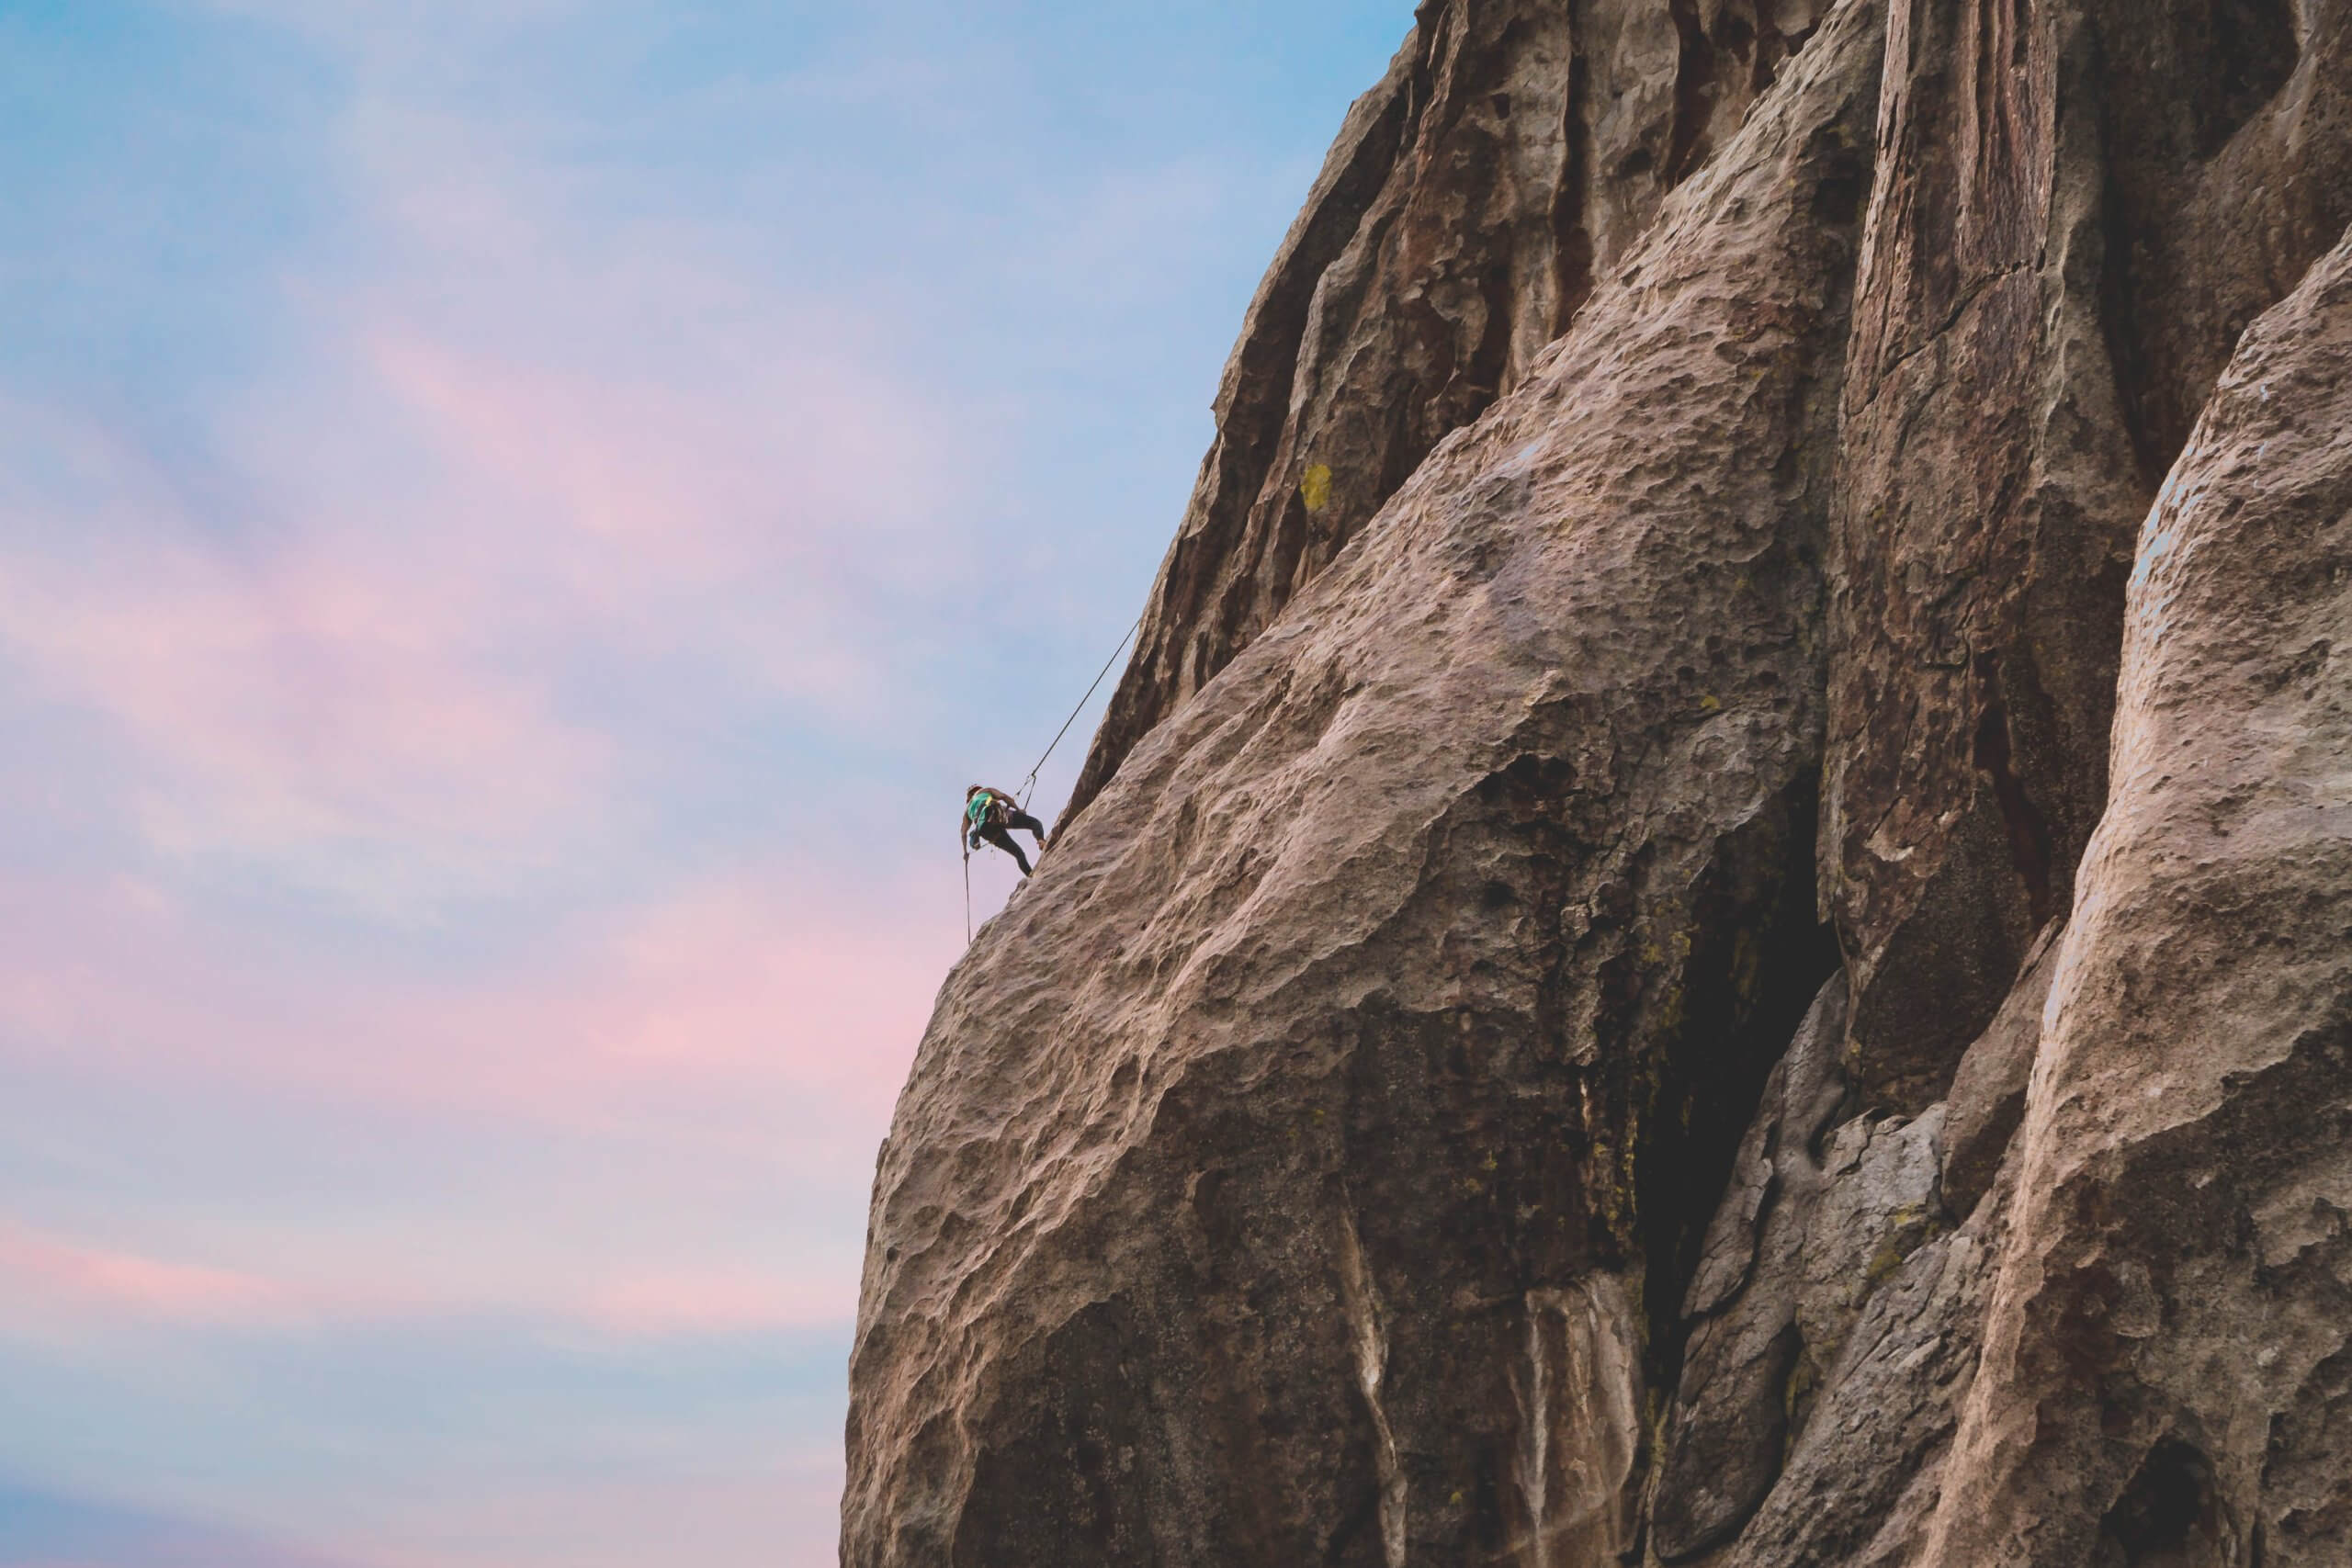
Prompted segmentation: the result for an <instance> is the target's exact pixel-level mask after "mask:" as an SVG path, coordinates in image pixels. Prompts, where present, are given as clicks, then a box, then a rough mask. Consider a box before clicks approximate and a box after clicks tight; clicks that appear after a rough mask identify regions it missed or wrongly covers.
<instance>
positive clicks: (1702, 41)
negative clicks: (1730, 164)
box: [1664, 0, 1715, 185]
mask: <svg viewBox="0 0 2352 1568" xmlns="http://www.w3.org/2000/svg"><path fill="white" fill-rule="evenodd" d="M1672 14H1673V17H1674V28H1675V31H1676V32H1677V33H1678V34H1679V35H1680V39H1681V55H1680V58H1679V61H1678V62H1677V64H1676V67H1675V75H1674V125H1673V130H1672V131H1671V132H1670V133H1669V135H1668V141H1667V150H1666V167H1665V171H1664V172H1665V175H1666V183H1667V184H1668V185H1679V184H1681V183H1682V181H1683V179H1684V177H1685V176H1687V175H1689V174H1690V173H1691V170H1692V169H1695V168H1697V167H1698V166H1699V164H1701V163H1702V162H1703V161H1704V160H1705V158H1706V155H1707V153H1708V152H1709V148H1708V145H1707V120H1708V118H1709V116H1708V110H1709V109H1710V108H1711V107H1713V106H1712V105H1711V104H1710V102H1709V99H1710V98H1712V97H1713V94H1714V85H1715V50H1714V45H1713V43H1712V42H1711V41H1709V39H1708V38H1707V29H1706V28H1705V27H1704V26H1703V25H1702V23H1701V22H1700V20H1699V0H1672Z"/></svg>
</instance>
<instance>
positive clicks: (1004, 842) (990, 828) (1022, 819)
mask: <svg viewBox="0 0 2352 1568" xmlns="http://www.w3.org/2000/svg"><path fill="white" fill-rule="evenodd" d="M1015 829H1018V830H1020V831H1022V832H1024V833H1030V834H1033V835H1035V838H1036V840H1037V850H1038V852H1039V853H1041V854H1042V853H1043V852H1045V848H1046V825H1045V824H1044V823H1043V822H1040V821H1038V820H1037V819H1036V818H1035V817H1032V816H1030V815H1029V814H1028V813H1027V812H1026V811H1008V812H1006V813H1005V814H1004V825H1003V826H1002V827H999V826H997V824H996V823H994V822H986V823H983V824H981V826H980V837H981V838H982V839H983V840H986V841H988V842H989V843H991V844H994V845H995V846H996V847H997V848H998V849H1001V850H1002V851H1003V852H1005V853H1006V854H1009V855H1011V856H1012V858H1013V860H1014V862H1015V863H1018V864H1019V865H1020V867H1021V874H1022V875H1023V876H1026V875H1028V874H1029V857H1028V856H1027V855H1024V854H1023V853H1022V852H1021V846H1020V845H1019V844H1017V843H1015V842H1014V841H1013V839H1012V835H1013V832H1014V830H1015Z"/></svg>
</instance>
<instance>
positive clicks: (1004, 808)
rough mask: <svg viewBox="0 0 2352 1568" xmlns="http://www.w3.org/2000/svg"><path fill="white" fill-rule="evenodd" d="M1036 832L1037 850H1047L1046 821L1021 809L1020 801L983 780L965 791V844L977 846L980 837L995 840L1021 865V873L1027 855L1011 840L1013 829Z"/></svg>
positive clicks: (1025, 870)
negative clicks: (990, 786) (992, 787)
mask: <svg viewBox="0 0 2352 1568" xmlns="http://www.w3.org/2000/svg"><path fill="white" fill-rule="evenodd" d="M1015 829H1019V830H1020V831H1022V832H1025V833H1031V834H1034V835H1035V837H1036V840H1037V853H1038V854H1039V855H1040V856H1042V855H1044V854H1045V852H1046V825H1045V824H1044V823H1043V822H1040V821H1038V820H1037V819H1036V818H1035V817H1032V816H1030V815H1029V814H1028V813H1027V812H1026V811H1023V810H1022V809H1021V802H1019V801H1018V800H1015V799H1014V798H1013V797H1012V796H1011V795H1007V794H1005V793H1004V791H1002V790H1001V789H990V788H989V786H988V785H986V784H974V785H973V786H972V787H971V788H969V789H967V790H966V791H965V792H964V844H965V847H966V848H967V849H974V850H977V849H978V848H979V847H980V843H981V840H987V841H988V842H989V843H991V844H994V845H995V846H996V847H997V848H998V849H1001V850H1002V851H1003V852H1005V853H1006V854H1009V855H1011V856H1012V858H1013V860H1014V861H1015V862H1016V863H1019V865H1020V867H1021V874H1022V875H1023V876H1026V875H1028V874H1029V857H1028V856H1027V855H1024V854H1023V853H1022V852H1021V846H1020V844H1018V843H1017V842H1015V841H1014V840H1013V837H1012V835H1013V832H1014V830H1015Z"/></svg>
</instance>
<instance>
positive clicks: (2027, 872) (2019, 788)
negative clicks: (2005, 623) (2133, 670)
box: [1975, 605, 2123, 930]
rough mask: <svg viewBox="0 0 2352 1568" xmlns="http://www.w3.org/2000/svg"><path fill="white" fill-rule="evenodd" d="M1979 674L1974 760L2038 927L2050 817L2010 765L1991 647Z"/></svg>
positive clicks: (2042, 917)
mask: <svg viewBox="0 0 2352 1568" xmlns="http://www.w3.org/2000/svg"><path fill="white" fill-rule="evenodd" d="M2116 620H2117V622H2118V625H2117V626H2116V640H2117V641H2118V642H2119V643H2120V641H2121V640H2122V635H2123V634H2122V626H2121V624H2120V623H2121V620H2122V615H2121V612H2120V605H2119V606H2118V613H2117V616H2116ZM1977 680H1978V685H1979V689H1980V690H1981V691H1982V692H1983V694H1984V703H1985V712H1984V716H1982V717H1981V718H1979V719H1978V720H1977V724H1976V746H1975V761H1976V767H1977V771H1978V772H1979V773H1983V774H1984V775H1985V780H1986V782H1987V783H1989V784H1991V785H1992V788H1993V795H1994V798H1995V799H1996V800H1998V801H1999V802H2000V803H2001V821H2002V823H2003V825H2004V826H2005V827H2007V829H2008V837H2009V860H2010V863H2012V864H2013V865H2015V866H2016V867H2017V872H2018V880H2019V881H2021V882H2023V883H2024V884H2025V890H2026V906H2027V908H2028V909H2029V910H2030V912H2031V915H2032V919H2033V924H2034V928H2035V929H2036V930H2040V929H2041V927H2042V926H2044V925H2046V924H2047V923H2049V919H2050V913H2051V897H2050V863H2051V846H2050V819H2049V818H2046V817H2044V816H2043V815H2042V814H2041V808H2040V807H2037V806H2035V805H2034V804H2033V801H2032V800H2031V799H2030V797H2029V796H2028V795H2026V790H2025V784H2024V781H2022V780H2021V779H2019V778H2018V775H2017V772H2016V770H2015V769H2014V768H2012V767H2011V766H2010V757H2011V755H2012V751H2013V746H2012V741H2011V738H2010V735H2009V713H2008V705H2007V701H2006V700H2005V699H2004V698H2003V696H2002V693H2001V658H2000V655H1999V654H1997V653H1987V654H1984V655H1982V656H1980V657H1979V659H1978V660H1977Z"/></svg>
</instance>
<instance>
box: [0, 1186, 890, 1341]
mask: <svg viewBox="0 0 2352 1568" xmlns="http://www.w3.org/2000/svg"><path fill="white" fill-rule="evenodd" d="M372 1263H373V1267H372V1268H353V1267H351V1266H350V1265H349V1264H348V1262H346V1263H345V1266H344V1267H342V1268H341V1269H339V1270H334V1271H333V1272H322V1269H329V1268H331V1267H332V1266H331V1264H330V1263H329V1260H328V1259H326V1258H324V1257H322V1256H321V1255H317V1254H313V1255H311V1257H309V1258H306V1265H305V1266H306V1268H307V1269H308V1270H309V1271H310V1277H306V1278H303V1279H300V1280H294V1279H285V1278H276V1277H272V1276H270V1275H267V1274H264V1273H260V1272H254V1271H251V1270H247V1269H233V1268H224V1267H219V1266H215V1265H210V1264H203V1263H194V1262H187V1261H184V1260H170V1259H165V1258H156V1257H150V1256H147V1255H144V1254H142V1253H139V1252H135V1251H130V1250H126V1249H122V1248H119V1247H104V1246H98V1245H96V1244H93V1243H90V1242H86V1241H81V1240H76V1239H73V1238H69V1237H65V1236H61V1235H55V1234H53V1233H51V1232H48V1231H44V1230H40V1229H38V1228H36V1227H34V1226H31V1225H28V1224H24V1223H22V1222H20V1221H17V1220H15V1219H12V1218H10V1217H8V1216H7V1215H6V1214H0V1287H5V1291H4V1292H0V1332H6V1331H11V1330H13V1331H15V1332H17V1333H20V1334H22V1333H35V1334H40V1335H42V1336H43V1337H52V1336H54V1335H55V1334H57V1333H59V1332H61V1331H62V1332H65V1333H69V1334H78V1333H82V1332H87V1331H89V1330H92V1329H95V1328H98V1327H104V1326H117V1327H120V1326H138V1325H153V1326H162V1327H171V1328H232V1329H248V1330H250V1329H283V1328H288V1327H297V1326H307V1327H313V1328H320V1327H329V1326H334V1325H389V1324H403V1323H410V1324H413V1323H420V1322H432V1321H448V1320H461V1319H481V1318H484V1317H493V1318H499V1319H518V1318H519V1319H522V1320H525V1321H535V1322H538V1323H541V1324H544V1325H548V1326H549V1327H553V1328H559V1329H562V1330H566V1331H569V1332H572V1333H586V1334H590V1335H594V1336H596V1337H604V1338H612V1339H622V1340H643V1339H673V1338H681V1337H685V1338H691V1337H702V1336H710V1335H740V1334H766V1333H784V1332H788V1331H792V1330H803V1329H826V1328H833V1327H837V1326H839V1325H842V1324H844V1323H846V1322H847V1321H848V1320H849V1317H850V1314H852V1313H853V1312H854V1310H855V1308H856V1304H857V1303H856V1289H855V1282H854V1280H849V1279H847V1278H831V1277H821V1278H804V1277H797V1276H794V1275H791V1274H788V1273H785V1272H782V1271H777V1270H771V1271H766V1272H761V1271H754V1270H747V1269H669V1268H662V1267H649V1266H643V1265H639V1266H631V1265H629V1264H628V1263H627V1262H621V1263H616V1264H607V1265H605V1267H604V1269H602V1271H598V1270H597V1269H594V1268H588V1269H573V1270H572V1271H571V1272H570V1273H568V1274H567V1275H564V1276H559V1277H545V1276H541V1277H537V1278H534V1279H531V1280H524V1281H516V1280H503V1279H501V1278H499V1277H497V1276H496V1275H495V1274H494V1273H482V1274H479V1275H477V1276H475V1277H472V1278H468V1279H445V1280H431V1279H428V1278H421V1277H420V1276H419V1273H418V1271H417V1269H416V1267H415V1261H414V1260H413V1259H406V1258H376V1259H373V1260H372Z"/></svg>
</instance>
